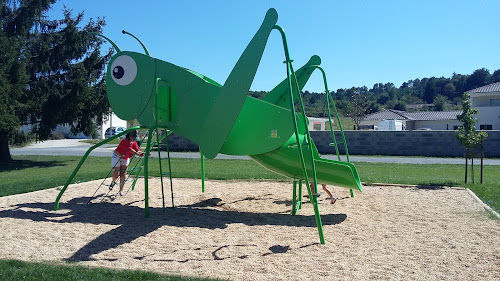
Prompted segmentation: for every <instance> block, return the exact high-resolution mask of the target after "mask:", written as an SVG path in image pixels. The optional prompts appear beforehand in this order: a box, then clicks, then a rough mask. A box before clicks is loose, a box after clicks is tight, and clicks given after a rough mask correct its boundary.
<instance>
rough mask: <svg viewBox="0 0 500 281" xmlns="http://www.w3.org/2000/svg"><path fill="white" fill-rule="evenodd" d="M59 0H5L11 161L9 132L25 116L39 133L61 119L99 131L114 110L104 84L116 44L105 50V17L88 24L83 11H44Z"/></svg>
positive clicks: (3, 59) (0, 91)
mask: <svg viewBox="0 0 500 281" xmlns="http://www.w3.org/2000/svg"><path fill="white" fill-rule="evenodd" d="M55 2H56V0H38V1H34V0H31V1H30V0H17V1H12V0H11V1H7V0H2V2H1V3H2V7H1V11H0V13H1V17H0V23H1V30H0V48H1V50H2V54H1V55H0V68H1V69H0V70H1V71H0V98H1V99H2V101H5V102H2V103H1V104H0V113H1V114H0V161H10V160H11V156H10V152H9V148H8V142H7V139H8V136H9V135H10V134H13V133H14V132H16V131H17V130H19V128H20V125H21V123H22V122H26V121H27V122H28V123H30V124H32V125H34V127H33V132H34V133H36V134H37V135H38V137H39V139H41V140H44V139H47V138H48V137H49V136H50V133H51V131H52V130H53V129H54V128H55V127H56V126H57V125H58V124H65V123H69V124H70V125H71V130H72V132H74V133H77V132H84V133H85V134H88V135H92V136H95V134H96V128H97V125H98V124H100V123H101V122H102V118H103V116H105V115H107V114H108V113H109V104H108V101H107V98H106V91H105V84H104V75H103V74H104V70H105V65H106V64H107V62H108V61H109V59H110V56H111V50H109V51H108V53H107V54H106V55H104V56H103V55H101V52H100V46H101V41H100V40H99V39H98V38H96V37H94V36H88V35H87V33H88V32H100V31H101V30H102V26H103V25H104V24H105V23H104V20H102V19H97V20H96V21H94V20H92V19H91V20H90V21H89V22H88V23H87V24H86V25H84V26H81V25H82V19H83V13H79V14H78V15H76V16H75V17H73V15H72V12H71V11H70V10H67V9H65V11H64V18H63V19H61V20H48V19H47V18H46V17H45V16H44V14H45V13H46V12H47V11H48V10H49V9H50V7H51V5H52V4H54V3H55Z"/></svg>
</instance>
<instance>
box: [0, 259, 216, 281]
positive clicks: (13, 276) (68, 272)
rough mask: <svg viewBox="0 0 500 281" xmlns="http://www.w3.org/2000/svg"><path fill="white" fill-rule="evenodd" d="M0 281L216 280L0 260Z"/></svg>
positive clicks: (138, 271) (66, 264) (136, 271)
mask: <svg viewBox="0 0 500 281" xmlns="http://www.w3.org/2000/svg"><path fill="white" fill-rule="evenodd" d="M0 280H24V281H31V280H32V281H59V280H60V281H66V280H82V281H84V280H89V281H94V280H109V281H114V280H134V281H146V280H148V281H149V280H151V281H177V280H183V281H202V280H218V279H205V278H196V277H184V276H168V275H164V274H158V273H153V272H147V271H140V270H116V269H109V268H97V267H84V266H77V265H72V264H68V263H63V264H55V263H48V262H24V261H18V260H0Z"/></svg>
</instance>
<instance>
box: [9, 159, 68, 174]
mask: <svg viewBox="0 0 500 281" xmlns="http://www.w3.org/2000/svg"><path fill="white" fill-rule="evenodd" d="M67 164H68V162H67V161H59V160H54V161H47V160H46V161H34V160H12V161H10V162H7V163H5V162H0V172H9V171H14V170H23V169H31V168H51V167H62V166H66V165H67Z"/></svg>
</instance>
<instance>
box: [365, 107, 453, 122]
mask: <svg viewBox="0 0 500 281" xmlns="http://www.w3.org/2000/svg"><path fill="white" fill-rule="evenodd" d="M460 114H462V111H461V110H453V111H417V112H405V111H400V110H394V109H387V110H383V111H379V112H376V113H373V114H370V115H367V116H366V117H365V119H364V121H373V120H408V121H432V120H457V115H460Z"/></svg>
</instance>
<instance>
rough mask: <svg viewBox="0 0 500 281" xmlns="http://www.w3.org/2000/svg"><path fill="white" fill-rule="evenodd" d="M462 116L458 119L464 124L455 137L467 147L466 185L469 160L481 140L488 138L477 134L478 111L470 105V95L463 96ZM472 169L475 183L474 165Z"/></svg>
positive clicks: (483, 133) (483, 134)
mask: <svg viewBox="0 0 500 281" xmlns="http://www.w3.org/2000/svg"><path fill="white" fill-rule="evenodd" d="M462 100H463V104H462V108H463V112H462V114H460V115H458V116H457V119H458V120H459V121H460V122H462V123H463V125H462V127H460V128H459V129H458V131H457V133H456V135H455V137H456V138H457V140H458V141H459V142H460V143H461V144H462V145H463V146H464V147H465V183H467V168H468V167H467V166H468V164H467V163H468V161H467V160H468V159H472V158H473V157H474V149H475V148H477V147H478V146H479V145H480V143H481V140H484V139H486V138H487V137H488V134H487V133H486V132H479V133H476V122H477V119H476V118H474V116H473V115H474V114H477V113H478V111H477V109H472V107H471V103H470V96H469V94H468V93H464V94H463V95H462ZM471 169H472V181H473V182H474V164H472V166H471Z"/></svg>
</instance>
